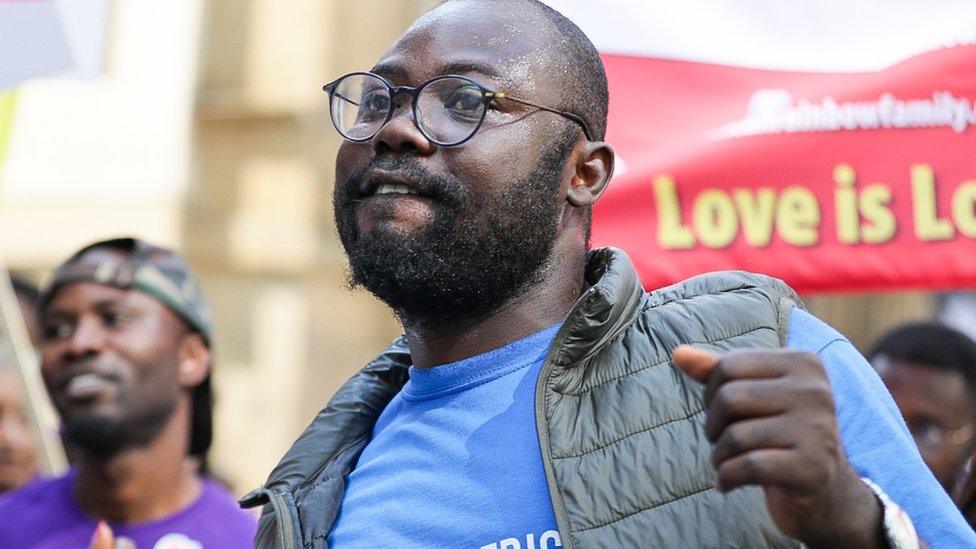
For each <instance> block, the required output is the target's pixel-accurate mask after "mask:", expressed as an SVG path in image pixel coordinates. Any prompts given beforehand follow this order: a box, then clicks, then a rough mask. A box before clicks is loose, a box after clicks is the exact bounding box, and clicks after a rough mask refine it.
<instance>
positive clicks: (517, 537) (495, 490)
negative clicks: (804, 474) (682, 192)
mask: <svg viewBox="0 0 976 549" xmlns="http://www.w3.org/2000/svg"><path fill="white" fill-rule="evenodd" d="M557 328H558V326H553V327H551V328H548V329H546V330H543V331H542V332H539V333H536V334H533V335H530V336H528V337H527V338H524V339H521V340H519V341H516V342H514V343H511V344H509V345H506V346H505V347H502V348H500V349H495V350H493V351H490V352H488V353H485V354H483V355H479V356H475V357H471V358H468V359H465V360H462V361H460V362H456V363H453V364H448V365H445V366H438V367H436V368H431V369H426V370H417V369H411V371H410V380H409V381H408V382H407V384H406V385H405V386H404V388H403V390H402V391H401V392H400V394H398V395H397V396H396V397H394V399H393V401H392V402H391V403H390V405H389V406H388V407H387V408H386V410H384V411H383V413H382V414H381V415H380V418H379V420H378V421H377V423H376V426H375V428H374V430H373V438H372V440H371V441H370V443H369V444H368V445H367V446H366V448H365V450H364V451H363V454H362V456H361V457H360V459H359V462H358V464H357V466H356V468H355V470H354V471H353V472H352V473H351V474H350V475H349V479H348V483H347V486H346V492H345V495H344V496H343V500H342V504H341V507H340V512H339V516H338V518H337V520H336V524H335V526H334V528H333V531H332V533H331V534H330V536H329V542H330V546H331V547H336V548H337V549H343V548H345V547H379V546H391V547H471V548H475V549H527V548H530V547H531V548H534V549H550V548H555V547H562V545H561V544H560V541H559V534H558V532H557V531H556V520H555V516H554V514H553V510H552V504H551V502H550V499H549V491H548V486H547V483H546V478H545V472H544V470H543V467H542V458H541V455H540V451H539V438H538V434H537V432H536V425H535V412H534V405H535V383H536V379H537V377H538V375H539V370H540V367H541V365H542V361H543V360H544V358H545V354H546V352H547V351H548V347H549V345H550V343H551V342H552V339H553V337H554V336H555V334H556V331H557ZM788 346H789V347H791V348H794V349H798V350H802V351H808V352H811V353H814V354H816V355H818V356H819V357H820V359H821V360H822V361H823V362H824V364H825V366H826V369H827V375H828V377H829V379H830V383H831V387H832V389H833V392H834V399H835V401H836V406H837V421H838V425H839V428H840V434H841V439H842V444H843V445H844V449H845V451H846V453H847V456H848V459H849V461H850V462H851V464H852V465H853V467H854V469H855V470H856V471H857V472H858V473H859V474H861V475H862V476H865V477H868V478H871V479H872V480H873V481H874V482H875V483H877V484H878V485H880V486H881V487H882V488H883V489H884V490H885V491H886V492H887V493H888V494H889V495H890V496H891V497H892V499H893V500H895V501H896V502H898V503H899V504H900V505H901V506H902V507H904V508H905V510H906V511H907V512H908V514H909V515H910V516H911V517H912V520H913V521H914V522H915V526H916V528H917V529H918V531H919V535H920V536H921V537H922V538H923V539H924V540H925V541H926V542H927V543H929V544H930V545H931V546H932V547H933V548H934V549H939V548H942V547H976V534H974V533H973V531H972V530H970V529H969V527H968V525H967V524H966V523H965V521H964V520H963V518H962V516H961V515H960V514H959V512H958V511H956V509H955V507H954V506H953V504H952V502H951V501H950V499H949V497H948V496H947V495H946V494H945V492H944V491H943V490H942V488H941V486H940V485H939V484H938V483H937V482H936V480H935V478H934V477H933V476H932V475H931V473H930V472H929V471H928V469H927V468H926V467H925V464H924V463H923V462H922V460H921V457H920V456H919V454H918V451H917V450H916V448H915V445H914V442H913V441H912V438H911V435H910V434H909V433H908V430H907V428H906V427H905V424H904V422H903V421H902V419H901V415H900V413H899V412H898V410H897V408H896V407H895V404H894V401H893V400H892V399H891V397H890V396H889V395H888V393H887V391H886V390H885V388H884V386H883V384H882V383H881V380H880V379H879V378H878V376H877V375H876V374H875V373H874V371H873V370H872V369H871V367H870V365H868V363H867V362H866V361H865V360H864V358H863V357H862V356H861V355H860V353H858V352H857V350H856V349H855V348H854V347H853V346H852V345H851V344H850V343H849V342H848V341H847V340H846V339H844V337H843V336H841V335H840V334H839V333H837V332H836V331H835V330H833V329H832V328H830V327H829V326H827V325H826V324H824V323H823V322H821V321H820V320H818V319H816V318H815V317H813V316H811V315H810V314H808V313H806V312H804V311H801V310H799V309H797V310H795V311H794V312H793V314H792V315H791V321H790V329H789V334H788Z"/></svg>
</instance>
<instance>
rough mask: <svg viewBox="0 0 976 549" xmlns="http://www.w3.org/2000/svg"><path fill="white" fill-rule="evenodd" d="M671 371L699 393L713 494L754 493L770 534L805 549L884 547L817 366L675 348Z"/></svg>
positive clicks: (766, 355)
mask: <svg viewBox="0 0 976 549" xmlns="http://www.w3.org/2000/svg"><path fill="white" fill-rule="evenodd" d="M673 358H674V364H675V366H677V367H678V368H679V369H681V370H682V371H683V372H685V373H686V374H688V375H689V376H691V377H692V378H694V379H695V380H697V381H699V382H701V383H704V384H705V394H704V399H705V411H706V414H707V416H706V418H707V419H706V422H705V432H706V435H707V436H708V439H709V440H710V441H711V442H712V444H713V449H712V462H713V464H714V466H715V469H716V471H717V473H718V478H717V488H718V489H719V490H720V491H723V492H726V491H730V490H734V489H735V488H738V487H740V486H744V485H749V484H754V485H759V486H762V488H763V490H764V492H765V495H766V506H767V508H768V509H769V513H770V516H772V518H773V521H774V522H775V523H776V525H777V527H779V529H780V530H782V531H783V532H784V533H785V534H787V535H789V536H791V537H794V538H796V539H799V540H800V541H803V542H804V543H806V544H807V545H808V546H811V547H858V548H865V547H884V546H885V545H886V542H885V541H884V534H883V530H882V520H881V507H880V504H879V503H878V501H877V499H876V498H875V496H874V494H873V493H872V492H871V490H870V489H869V488H868V487H867V486H866V485H865V484H864V483H863V482H862V481H861V480H860V478H859V477H858V475H857V473H856V472H855V471H854V470H853V469H852V468H851V466H850V464H849V463H848V462H847V458H846V457H845V455H844V451H843V448H842V447H841V443H840V435H839V433H838V429H837V420H836V412H835V410H834V400H833V394H832V392H831V390H830V383H829V381H828V379H827V374H826V372H825V370H824V368H823V364H822V363H821V362H820V360H819V359H818V358H817V357H816V356H815V355H812V354H809V353H803V352H797V351H791V350H755V351H735V352H731V353H729V354H726V355H722V356H719V355H717V354H715V353H712V352H709V351H706V350H703V349H699V348H696V347H691V346H687V345H682V346H680V347H678V348H676V349H675V350H674V355H673Z"/></svg>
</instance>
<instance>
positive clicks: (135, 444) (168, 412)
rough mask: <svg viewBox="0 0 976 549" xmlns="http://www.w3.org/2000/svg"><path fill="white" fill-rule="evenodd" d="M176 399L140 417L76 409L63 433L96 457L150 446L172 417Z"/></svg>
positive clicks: (67, 440) (66, 437)
mask: <svg viewBox="0 0 976 549" xmlns="http://www.w3.org/2000/svg"><path fill="white" fill-rule="evenodd" d="M175 410H176V401H175V400H173V401H171V402H166V403H159V404H158V405H157V406H156V407H155V408H153V409H150V410H145V411H143V412H142V413H141V414H140V416H139V417H130V418H118V417H109V416H105V415H102V414H93V413H88V412H77V413H74V414H72V415H71V416H70V417H68V418H65V420H64V424H63V427H62V434H63V436H64V438H65V441H66V442H67V443H68V444H69V445H73V446H75V447H77V448H80V449H83V450H85V451H87V452H89V453H92V454H94V455H97V456H111V455H115V454H117V453H119V452H121V451H122V450H126V449H129V448H139V447H144V446H147V445H148V444H149V443H150V442H152V441H153V440H155V438H156V437H157V436H158V435H159V433H160V431H162V429H163V427H164V426H165V425H166V423H167V422H168V421H169V419H170V418H171V417H173V412H174V411H175Z"/></svg>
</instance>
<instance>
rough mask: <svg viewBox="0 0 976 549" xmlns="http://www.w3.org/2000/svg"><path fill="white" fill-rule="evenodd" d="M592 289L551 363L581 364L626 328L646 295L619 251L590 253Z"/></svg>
mask: <svg viewBox="0 0 976 549" xmlns="http://www.w3.org/2000/svg"><path fill="white" fill-rule="evenodd" d="M586 282H587V284H588V285H589V287H588V288H587V289H586V291H584V292H583V295H581V296H580V298H579V299H578V300H577V301H576V305H574V306H573V309H572V310H571V311H570V312H569V315H568V316H567V317H566V320H565V322H564V323H563V326H562V328H561V329H560V331H559V334H557V336H556V341H555V342H554V344H553V350H552V353H551V357H552V358H551V360H552V361H553V363H554V364H556V365H558V366H568V365H571V364H575V363H578V362H579V361H581V360H582V359H584V358H586V357H587V356H589V355H590V354H591V353H593V352H595V351H596V350H597V349H600V348H601V347H602V346H603V345H604V344H605V343H606V342H607V341H609V340H610V339H612V338H613V337H615V336H616V335H617V334H619V333H620V332H621V331H623V329H625V328H626V327H627V326H628V325H629V324H630V322H631V321H632V320H633V318H634V316H635V315H636V314H637V312H638V309H639V307H638V304H639V303H640V301H641V299H642V297H643V296H644V289H643V287H641V283H640V279H639V278H638V277H637V271H636V269H635V268H634V264H633V262H632V261H631V259H630V257H629V256H628V255H627V253H626V252H624V251H623V250H620V249H618V248H601V249H597V250H593V251H591V252H590V253H589V256H588V257H587V263H586Z"/></svg>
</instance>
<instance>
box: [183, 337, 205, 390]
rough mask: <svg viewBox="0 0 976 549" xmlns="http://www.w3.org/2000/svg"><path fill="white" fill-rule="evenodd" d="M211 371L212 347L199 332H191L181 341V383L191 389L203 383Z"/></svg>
mask: <svg viewBox="0 0 976 549" xmlns="http://www.w3.org/2000/svg"><path fill="white" fill-rule="evenodd" d="M209 373H210V349H209V348H207V344H206V343H204V342H203V337H202V336H201V335H200V334H198V333H190V334H187V335H186V336H184V337H183V342H182V343H180V355H179V363H178V364H177V371H176V375H177V379H179V382H180V385H182V386H183V387H185V388H187V389H189V388H192V387H196V386H197V385H199V384H201V383H202V382H203V380H204V379H205V378H206V377H207V374H209Z"/></svg>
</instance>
